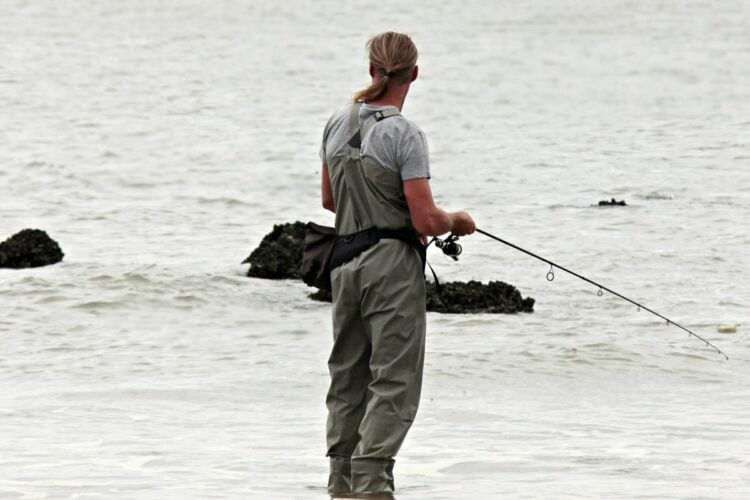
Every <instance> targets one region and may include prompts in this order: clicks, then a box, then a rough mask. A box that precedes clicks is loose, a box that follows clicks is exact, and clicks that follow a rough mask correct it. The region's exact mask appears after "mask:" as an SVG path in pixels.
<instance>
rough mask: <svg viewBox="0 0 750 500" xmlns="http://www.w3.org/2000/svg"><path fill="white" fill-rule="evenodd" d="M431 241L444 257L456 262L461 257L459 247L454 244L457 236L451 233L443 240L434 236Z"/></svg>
mask: <svg viewBox="0 0 750 500" xmlns="http://www.w3.org/2000/svg"><path fill="white" fill-rule="evenodd" d="M432 241H434V242H435V246H436V247H438V248H439V249H440V250H442V251H443V253H444V254H445V255H447V256H448V257H450V258H451V259H453V260H458V256H459V255H461V252H462V251H463V248H461V245H459V244H458V243H456V241H458V236H456V235H455V234H453V233H451V235H450V236H448V237H447V238H445V239H444V240H441V239H440V238H438V237H437V236H435V237H434V238H432Z"/></svg>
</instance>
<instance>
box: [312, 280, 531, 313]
mask: <svg viewBox="0 0 750 500" xmlns="http://www.w3.org/2000/svg"><path fill="white" fill-rule="evenodd" d="M440 285H441V290H440V292H438V290H437V287H436V286H435V284H434V283H432V282H428V283H427V310H428V311H431V312H438V313H461V314H468V313H494V314H515V313H519V312H528V313H530V312H534V302H535V301H534V299H532V298H531V297H527V298H525V299H524V298H523V297H522V296H521V293H520V292H519V291H518V289H516V287H514V286H513V285H509V284H507V283H504V282H502V281H490V282H489V283H487V284H486V285H485V284H483V283H480V282H478V281H469V282H468V283H463V282H460V281H450V282H448V283H441V284H440ZM310 298H311V299H313V300H318V301H321V302H331V292H327V291H325V290H318V291H317V292H315V293H312V294H310Z"/></svg>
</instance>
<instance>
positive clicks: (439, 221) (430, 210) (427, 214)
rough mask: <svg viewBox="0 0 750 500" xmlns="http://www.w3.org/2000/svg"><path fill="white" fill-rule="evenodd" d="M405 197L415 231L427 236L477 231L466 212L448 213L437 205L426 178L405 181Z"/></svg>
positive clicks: (463, 233) (461, 234)
mask: <svg viewBox="0 0 750 500" xmlns="http://www.w3.org/2000/svg"><path fill="white" fill-rule="evenodd" d="M404 197H405V198H406V203H407V204H408V205H409V213H410V214H411V220H412V223H413V224H414V229H416V230H417V232H418V233H419V234H422V235H425V236H438V235H440V234H445V233H448V232H452V233H453V234H455V235H457V236H464V235H466V234H471V233H473V232H474V229H476V226H475V225H474V220H473V219H472V218H471V216H470V215H469V214H468V213H466V212H446V211H445V210H442V209H441V208H440V207H438V206H437V205H435V201H434V200H433V199H432V190H431V189H430V181H429V180H428V179H425V178H421V179H409V180H406V181H404Z"/></svg>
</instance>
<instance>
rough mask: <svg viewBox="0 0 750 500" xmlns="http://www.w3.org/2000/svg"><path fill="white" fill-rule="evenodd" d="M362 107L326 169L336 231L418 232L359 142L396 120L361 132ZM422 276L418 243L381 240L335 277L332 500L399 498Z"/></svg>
mask: <svg viewBox="0 0 750 500" xmlns="http://www.w3.org/2000/svg"><path fill="white" fill-rule="evenodd" d="M360 106H361V104H354V105H353V106H352V111H351V115H350V132H351V135H350V137H351V138H352V139H351V140H350V141H349V144H348V145H347V146H346V147H345V148H343V149H342V150H341V151H340V152H339V153H337V155H335V156H334V157H333V158H332V159H331V161H330V162H329V165H328V169H329V175H330V178H331V187H332V190H333V196H334V202H335V205H336V232H337V234H340V235H352V234H359V233H361V232H363V231H365V230H368V229H370V228H378V229H381V230H382V229H385V230H403V229H404V228H408V229H409V230H412V231H413V225H412V222H411V218H410V215H409V208H408V205H407V203H406V199H405V197H404V193H403V181H402V180H401V176H400V175H399V174H398V173H395V172H391V171H389V170H386V169H385V168H383V167H381V166H380V165H377V164H375V163H373V162H371V161H370V160H367V159H363V158H361V157H360V138H364V137H366V136H367V132H368V131H369V130H370V128H371V127H372V126H373V125H374V124H375V123H376V122H377V121H379V120H382V119H385V118H388V117H389V116H393V115H395V114H397V113H398V112H397V111H396V110H391V109H388V110H385V111H380V112H377V113H375V115H374V116H373V117H371V118H370V119H368V120H367V121H366V122H365V123H364V125H363V126H362V129H361V130H360V126H359V118H358V116H359V109H360ZM423 269H424V267H423V260H422V256H421V255H420V252H419V251H418V250H417V249H416V248H415V246H414V245H410V244H408V243H407V242H405V241H403V240H402V239H400V238H399V239H395V238H394V237H386V236H383V237H382V238H380V239H379V241H377V242H376V243H375V244H374V245H373V246H371V247H369V248H367V249H366V250H364V251H362V252H361V253H359V254H358V255H356V256H355V257H353V258H351V260H348V262H345V263H343V264H341V265H339V266H338V267H336V268H334V269H333V270H332V271H331V284H332V292H333V337H334V343H333V349H332V351H331V356H330V358H329V360H328V367H329V371H330V374H331V385H330V388H329V390H328V395H327V397H326V406H327V407H328V422H327V426H326V434H327V444H328V453H327V455H328V456H329V457H330V465H331V472H330V476H329V481H328V491H329V493H330V494H332V495H335V494H343V493H348V492H353V493H386V494H387V493H392V492H393V491H394V481H393V464H394V459H393V457H394V456H395V455H396V453H397V452H398V450H399V448H400V447H401V444H402V443H403V441H404V438H405V437H406V433H407V431H408V430H409V428H410V427H411V424H412V421H413V420H414V417H415V415H416V413H417V406H418V404H419V395H420V391H421V388H422V369H423V365H424V345H425V283H424V271H423Z"/></svg>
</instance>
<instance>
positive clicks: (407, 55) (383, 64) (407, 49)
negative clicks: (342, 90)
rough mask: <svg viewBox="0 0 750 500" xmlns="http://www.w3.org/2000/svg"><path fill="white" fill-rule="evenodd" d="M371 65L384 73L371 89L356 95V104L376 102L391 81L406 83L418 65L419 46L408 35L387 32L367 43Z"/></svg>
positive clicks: (365, 89) (368, 88) (363, 90)
mask: <svg viewBox="0 0 750 500" xmlns="http://www.w3.org/2000/svg"><path fill="white" fill-rule="evenodd" d="M366 47H367V51H368V53H369V56H370V64H372V66H373V67H374V68H375V70H376V71H378V72H381V73H383V75H382V77H380V78H378V79H375V82H374V83H372V84H371V85H370V86H369V87H367V88H364V89H362V90H360V91H359V92H357V93H356V94H354V102H365V101H374V100H376V99H378V98H379V97H381V96H382V95H383V94H385V92H386V91H387V90H388V82H389V81H397V82H399V83H405V82H407V81H408V80H409V78H410V76H411V69H412V68H413V67H414V66H416V65H417V46H416V45H414V42H413V41H412V39H411V38H409V36H408V35H404V34H403V33H395V32H393V31H386V32H385V33H380V34H379V35H375V36H374V37H372V38H370V40H368V42H367V45H366Z"/></svg>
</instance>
